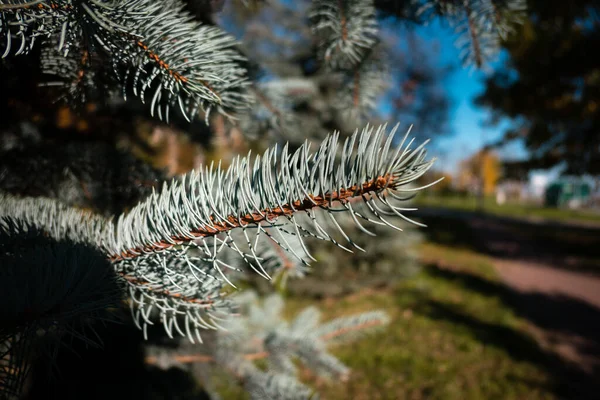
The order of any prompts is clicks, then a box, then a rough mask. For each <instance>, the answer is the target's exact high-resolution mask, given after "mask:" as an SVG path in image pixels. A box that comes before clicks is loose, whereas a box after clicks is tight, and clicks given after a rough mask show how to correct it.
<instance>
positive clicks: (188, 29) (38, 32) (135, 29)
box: [0, 0, 250, 121]
mask: <svg viewBox="0 0 600 400" xmlns="http://www.w3.org/2000/svg"><path fill="white" fill-rule="evenodd" d="M4 3H5V2H4V1H2V0H0V6H4V7H2V8H0V41H3V42H4V43H5V44H4V50H3V51H2V52H0V54H2V56H3V57H6V56H8V55H9V54H10V53H11V51H12V49H13V48H14V47H17V49H16V51H15V54H16V55H18V54H23V53H26V52H28V51H29V50H30V49H31V48H32V47H33V44H34V42H35V40H36V39H37V38H40V37H41V38H44V39H48V40H49V41H50V42H52V43H53V44H54V45H55V46H56V52H57V54H56V55H52V57H50V60H48V57H47V55H46V57H45V58H46V61H44V60H42V63H45V64H46V65H47V67H46V68H45V71H46V72H50V73H56V74H57V75H58V77H59V78H64V77H77V78H76V79H75V82H76V83H77V84H81V83H82V81H83V79H84V77H83V76H82V74H81V72H82V71H84V70H88V69H91V71H89V73H88V74H86V75H88V76H89V78H87V77H85V79H93V82H95V83H96V84H98V85H103V84H106V80H105V79H103V78H104V77H103V75H101V74H97V75H98V76H96V77H94V76H93V71H94V70H96V69H98V70H103V69H106V68H105V67H106V65H111V66H112V69H113V71H112V76H111V78H112V79H116V80H118V81H119V82H120V85H121V86H122V92H123V94H124V96H125V97H127V94H128V92H130V91H131V92H132V94H133V95H135V96H137V97H140V99H141V100H142V101H143V102H146V101H148V100H149V102H150V112H151V114H152V115H153V116H154V115H155V114H156V115H157V116H158V117H159V118H160V119H166V120H167V121H168V120H169V115H170V112H171V109H172V108H173V107H175V108H176V109H177V110H179V111H180V112H181V114H182V115H183V117H185V118H186V119H187V120H191V119H194V118H195V117H196V114H197V113H198V110H203V111H204V114H205V117H206V120H207V121H208V117H209V114H210V111H211V110H212V109H216V110H218V111H219V112H221V113H224V114H226V115H229V114H228V113H231V112H237V111H240V110H243V109H245V108H247V107H248V105H249V103H250V97H249V95H248V94H247V93H246V88H247V86H248V85H249V81H248V79H247V69H246V67H245V66H244V65H245V63H246V62H247V61H246V58H245V57H244V56H242V54H241V53H240V52H239V51H238V50H237V49H236V48H235V46H236V45H237V43H236V41H235V39H234V38H233V37H232V36H230V35H228V34H226V33H225V32H224V31H222V30H221V29H219V28H217V27H215V26H209V25H204V24H201V23H199V22H197V21H195V20H194V17H193V16H192V15H190V14H189V13H188V12H187V11H186V10H185V5H184V3H183V2H181V1H179V0H169V1H165V2H154V1H148V0H123V1H116V0H106V1H97V0H84V1H74V0H62V1H51V0H45V1H40V2H37V3H35V4H29V3H19V2H17V3H14V4H13V3H12V2H11V3H8V4H4ZM15 41H16V43H14V42H15ZM71 52H74V53H75V55H74V56H71V55H70V54H69V53H71ZM99 52H102V53H103V54H102V56H101V57H96V58H95V59H94V60H90V55H91V54H92V53H99ZM82 54H83V57H82V56H81V55H82ZM57 55H62V57H65V58H69V59H68V60H65V61H64V62H61V61H60V60H58V59H56V56H57ZM73 57H74V58H75V59H76V60H77V62H73ZM82 58H84V59H85V63H83V64H88V63H89V64H90V65H89V66H88V65H85V66H86V68H81V67H82V63H81V59H82ZM69 81H73V79H69ZM110 81H111V79H108V82H109V83H111V84H112V85H111V86H116V85H114V82H110ZM70 91H72V89H70ZM147 92H149V93H151V96H152V97H151V99H148V97H149V96H147V95H146V93H147ZM82 100H85V99H82Z"/></svg>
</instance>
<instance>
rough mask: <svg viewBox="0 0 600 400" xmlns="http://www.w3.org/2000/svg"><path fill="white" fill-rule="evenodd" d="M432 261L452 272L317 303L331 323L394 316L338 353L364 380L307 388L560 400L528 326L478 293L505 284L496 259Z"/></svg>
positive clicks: (444, 254)
mask: <svg viewBox="0 0 600 400" xmlns="http://www.w3.org/2000/svg"><path fill="white" fill-rule="evenodd" d="M422 253H423V254H424V255H425V256H426V259H427V260H429V261H431V260H434V259H440V260H444V266H445V267H444V268H442V269H440V268H437V267H433V266H429V267H426V268H424V271H423V272H422V273H420V274H419V275H418V276H416V277H414V278H412V279H408V280H406V281H403V282H401V283H400V284H397V285H396V286H394V287H392V288H390V289H387V290H383V291H382V290H378V291H369V292H368V293H366V294H363V295H360V294H356V295H353V296H349V297H348V298H344V299H340V300H336V301H333V300H329V301H328V300H324V301H322V302H319V303H318V304H317V306H318V307H319V308H320V309H321V310H323V312H324V317H325V318H333V317H337V316H341V315H345V314H352V313H356V312H361V311H367V310H372V309H385V310H387V312H389V313H390V315H391V317H392V323H391V324H390V325H389V326H388V327H387V328H386V329H385V330H384V331H382V332H380V333H375V334H373V335H372V336H370V337H368V338H366V339H363V340H362V341H359V342H357V343H355V344H351V345H347V346H345V347H339V348H336V349H334V351H333V353H334V354H335V355H337V356H338V357H340V359H341V360H342V361H343V362H345V363H346V364H347V365H349V366H350V367H351V368H352V369H353V371H354V374H353V376H352V378H351V379H350V381H349V382H348V383H331V382H329V383H328V382H324V381H322V380H318V379H316V378H310V377H309V378H308V379H307V381H308V382H309V383H310V384H311V385H312V386H316V387H317V388H318V391H319V392H320V393H321V394H322V398H324V399H340V400H341V399H421V398H427V399H545V398H555V397H554V395H553V393H552V382H551V380H552V378H551V376H550V374H549V373H548V372H547V371H546V370H545V365H546V364H547V362H549V360H547V359H546V356H545V355H544V354H543V353H542V352H541V351H540V350H539V348H538V346H537V344H536V343H535V342H534V341H533V340H532V339H531V338H530V337H529V336H528V335H527V334H526V333H525V324H524V322H523V321H522V320H520V319H519V317H518V316H516V315H515V314H514V313H513V310H512V309H511V308H510V307H509V306H507V305H505V304H504V303H503V301H502V298H501V296H497V293H495V292H494V291H493V290H492V291H491V293H486V291H483V290H480V288H479V289H478V288H476V287H474V285H472V284H471V283H472V282H473V281H475V282H478V283H479V284H481V285H483V287H485V285H486V284H489V285H490V286H491V287H494V286H495V285H499V283H498V280H497V277H496V274H495V272H494V270H493V267H492V265H491V264H490V262H489V260H488V259H487V258H486V257H484V256H481V255H478V254H475V253H472V252H469V251H465V250H460V251H456V250H452V249H450V248H447V247H443V246H439V245H433V244H426V245H424V246H423V248H422ZM457 266H460V267H457ZM443 271H446V272H443ZM461 276H462V277H463V278H464V276H467V277H469V279H462V278H461ZM475 286H476V285H475ZM287 304H288V310H290V311H292V312H293V311H297V310H300V309H302V308H303V307H305V306H307V305H310V304H314V302H311V301H309V300H305V299H294V298H292V299H289V300H288V303H287ZM309 376H310V375H309Z"/></svg>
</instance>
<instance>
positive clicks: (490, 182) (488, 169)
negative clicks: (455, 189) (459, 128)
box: [458, 148, 502, 196]
mask: <svg viewBox="0 0 600 400" xmlns="http://www.w3.org/2000/svg"><path fill="white" fill-rule="evenodd" d="M501 168H502V164H501V163H500V159H499V157H498V155H497V154H496V153H495V152H494V151H491V150H489V149H487V148H485V149H482V150H480V151H478V152H477V153H475V154H474V155H472V156H471V157H469V158H467V159H466V160H463V161H462V162H461V163H460V166H459V171H458V186H459V188H460V189H463V190H467V191H470V192H472V193H480V192H481V190H482V189H483V194H485V195H486V196H488V195H491V194H493V193H494V192H495V191H496V185H497V183H498V180H499V179H500V177H501Z"/></svg>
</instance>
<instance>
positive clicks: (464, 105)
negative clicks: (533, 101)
mask: <svg viewBox="0 0 600 400" xmlns="http://www.w3.org/2000/svg"><path fill="white" fill-rule="evenodd" d="M417 31H418V34H419V36H421V37H422V38H424V39H428V40H436V41H438V42H439V44H440V48H441V53H440V63H442V64H451V65H456V66H457V67H456V68H455V70H454V71H453V72H452V73H451V75H450V76H449V77H448V79H446V81H445V82H444V87H445V89H446V91H447V94H448V97H449V98H450V100H451V111H450V122H451V127H452V130H453V131H454V135H452V136H450V137H445V138H436V139H435V140H437V141H438V146H439V147H440V150H441V151H440V153H439V154H436V155H437V156H438V158H439V162H438V167H439V168H440V169H443V170H445V171H448V172H455V171H456V169H457V166H458V163H459V161H460V160H462V159H464V158H466V157H467V156H469V155H471V154H473V153H475V152H476V151H477V150H479V149H480V148H481V147H482V146H483V145H484V144H485V143H490V142H493V141H496V140H497V139H499V138H500V137H501V136H502V133H503V131H504V130H505V129H506V128H507V127H508V126H509V125H510V122H509V121H503V122H502V123H501V124H500V125H498V126H493V127H490V126H486V125H485V124H484V122H485V121H486V120H487V119H488V112H487V111H486V110H484V109H481V108H478V107H475V105H474V104H473V102H474V100H475V98H476V97H477V95H478V94H480V93H482V92H483V90H484V88H485V86H484V79H485V76H486V72H485V71H480V70H475V69H470V68H466V67H463V66H462V65H461V64H460V60H459V54H458V50H457V49H456V47H455V46H454V41H455V40H456V35H454V33H453V31H452V30H451V29H450V28H448V27H446V26H444V25H443V24H441V23H440V22H438V21H435V22H432V23H431V24H430V25H429V26H425V27H419V28H417ZM500 62H501V61H500V60H496V61H495V62H493V63H492V64H491V68H493V66H494V64H498V63H500ZM487 73H489V72H487ZM525 154H526V153H525V150H524V148H523V146H522V145H521V144H520V143H515V144H513V145H510V146H508V147H507V148H505V149H503V150H502V152H501V156H502V157H504V158H522V157H523V156H525Z"/></svg>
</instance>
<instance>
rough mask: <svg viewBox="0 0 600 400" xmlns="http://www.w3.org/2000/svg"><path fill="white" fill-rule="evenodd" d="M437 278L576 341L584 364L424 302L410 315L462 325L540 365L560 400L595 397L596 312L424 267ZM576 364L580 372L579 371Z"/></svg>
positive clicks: (598, 379) (599, 389)
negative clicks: (497, 301) (495, 300)
mask: <svg viewBox="0 0 600 400" xmlns="http://www.w3.org/2000/svg"><path fill="white" fill-rule="evenodd" d="M426 268H427V270H428V272H429V273H430V274H432V275H434V276H436V277H437V278H440V279H445V280H449V281H452V282H453V283H454V284H459V285H462V286H463V287H465V288H466V289H468V290H471V291H476V292H480V293H483V294H485V295H486V296H493V297H497V298H498V299H500V301H502V302H503V303H504V304H506V305H508V306H509V307H511V308H512V309H513V311H514V312H515V314H516V315H519V316H520V317H522V318H525V319H527V320H529V321H531V322H532V323H533V324H535V325H536V326H538V327H540V328H542V329H544V330H545V331H548V332H552V333H554V334H557V335H560V334H564V335H569V336H570V337H573V338H578V340H576V341H575V340H574V341H572V345H573V346H581V347H580V348H578V349H577V350H578V352H579V353H581V354H587V355H589V360H587V362H579V363H577V364H575V363H569V362H566V361H565V360H564V359H562V358H560V357H559V356H557V355H555V354H554V353H552V352H548V351H545V350H544V349H542V347H540V345H539V344H538V343H537V342H536V341H535V340H534V339H533V338H532V337H531V336H530V335H528V334H527V333H521V332H519V331H515V330H512V329H509V328H507V327H506V326H502V325H496V324H493V323H488V322H485V321H481V320H479V319H476V318H474V317H472V316H471V315H469V314H466V313H463V312H461V311H460V310H457V309H456V308H455V307H450V306H448V305H446V304H443V303H439V302H437V301H435V300H431V299H424V301H423V302H422V304H418V305H417V307H416V309H415V311H416V312H420V313H422V314H426V315H428V316H429V317H431V318H436V319H438V320H445V321H447V322H449V323H452V324H454V325H460V326H464V327H465V328H466V329H468V330H469V332H470V333H471V334H472V335H474V337H476V338H477V340H479V341H480V342H481V343H483V344H485V345H487V346H494V347H496V348H499V349H501V350H503V351H505V352H507V353H508V354H509V355H510V356H511V357H512V358H513V359H515V360H519V361H527V362H530V363H535V364H537V365H540V366H542V367H543V368H544V369H545V370H547V371H548V372H549V374H550V375H551V376H552V377H553V383H554V385H555V387H553V388H552V389H553V390H554V391H555V392H556V393H557V395H559V396H560V398H569V399H596V398H598V393H600V364H599V363H598V360H600V309H598V308H596V307H594V306H592V305H589V304H588V303H585V302H583V301H579V300H576V299H573V298H570V297H566V296H553V295H545V294H540V293H522V292H517V291H515V290H513V289H511V288H510V287H508V286H506V285H504V284H502V283H497V282H492V281H489V280H486V279H484V278H482V277H480V276H476V275H473V274H471V273H469V272H465V271H456V270H449V269H446V268H443V269H442V268H439V267H437V266H435V265H429V266H427V267H426ZM582 364H585V365H584V366H585V368H584V369H582Z"/></svg>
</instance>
